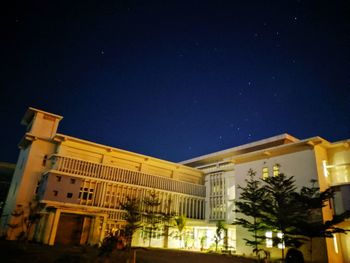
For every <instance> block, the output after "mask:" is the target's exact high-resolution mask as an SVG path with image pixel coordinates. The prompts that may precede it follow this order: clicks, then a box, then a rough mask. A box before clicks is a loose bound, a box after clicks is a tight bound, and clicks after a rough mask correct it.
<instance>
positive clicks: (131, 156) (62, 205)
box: [1, 108, 205, 247]
mask: <svg viewBox="0 0 350 263" xmlns="http://www.w3.org/2000/svg"><path fill="white" fill-rule="evenodd" d="M61 119H62V117H61V116H58V115H55V114H51V113H48V112H44V111H41V110H37V109H34V108H29V109H28V111H27V112H26V114H25V116H24V118H23V119H22V124H23V125H25V126H27V132H26V134H25V135H24V137H23V138H22V140H21V142H20V144H19V146H20V155H19V159H18V162H17V166H16V169H15V173H14V177H13V181H12V183H11V186H10V189H9V193H8V198H7V202H6V205H5V207H4V213H3V216H2V218H1V231H2V234H5V233H6V235H7V237H8V238H9V239H15V238H16V237H17V236H18V235H19V233H20V232H21V231H23V230H24V228H25V227H26V226H20V227H18V226H19V225H20V224H21V223H20V222H21V221H22V219H23V218H24V217H25V216H26V215H24V216H14V215H13V214H21V213H22V212H23V213H24V214H26V213H27V214H28V213H30V208H29V206H31V207H33V206H34V207H35V209H37V212H39V213H40V214H41V217H40V220H39V221H38V222H37V223H36V226H35V227H32V228H31V233H30V238H31V239H35V240H36V241H38V242H42V243H45V244H50V245H53V244H55V243H62V244H98V243H99V242H100V241H101V240H102V239H103V237H104V235H105V233H106V232H107V231H109V230H112V229H116V228H118V227H120V226H121V225H122V224H124V220H123V213H124V211H122V210H121V209H120V205H121V203H123V202H124V201H125V200H126V197H137V198H139V199H140V200H142V199H143V198H144V197H145V196H148V194H149V192H151V191H153V190H154V191H155V192H156V193H157V195H158V196H159V199H160V202H161V205H160V206H159V207H158V209H159V210H160V211H168V212H169V213H174V214H177V215H186V216H187V218H188V219H189V222H188V226H189V227H191V229H192V231H194V229H195V228H196V229H197V228H198V231H199V230H200V229H201V226H202V225H204V224H203V219H204V216H205V214H204V209H205V208H204V201H205V186H204V184H203V173H202V172H201V171H200V170H197V169H194V168H191V167H188V166H184V165H181V164H178V163H172V162H168V161H164V160H160V159H156V158H152V157H149V156H144V155H140V154H136V153H132V152H128V151H123V150H120V149H116V148H112V147H108V146H104V145H100V144H96V143H92V142H89V141H85V140H81V139H77V138H73V137H70V136H66V135H62V134H58V133H56V131H57V128H58V124H59V121H60V120H61ZM35 197H36V199H37V200H36V201H33V200H34V198H35ZM37 203H38V204H37ZM32 209H33V208H32ZM14 212H15V213H14ZM198 231H197V232H198ZM197 232H196V233H197ZM193 235H196V234H195V233H193ZM134 241H135V244H137V245H143V244H144V243H145V242H144V241H143V240H142V238H141V235H140V234H137V235H135V238H134ZM145 244H147V245H148V243H145ZM178 244H179V242H178V241H177V240H169V241H167V244H164V239H162V238H159V237H158V238H154V239H153V241H152V246H169V247H171V246H175V245H176V246H178Z"/></svg>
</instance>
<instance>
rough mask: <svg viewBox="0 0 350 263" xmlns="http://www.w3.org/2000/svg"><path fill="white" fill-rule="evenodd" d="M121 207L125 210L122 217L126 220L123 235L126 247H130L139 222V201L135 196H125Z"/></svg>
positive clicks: (139, 225) (139, 224)
mask: <svg viewBox="0 0 350 263" xmlns="http://www.w3.org/2000/svg"><path fill="white" fill-rule="evenodd" d="M121 209H123V210H125V211H126V214H125V215H124V219H125V220H126V223H127V224H126V226H125V236H126V240H127V247H128V249H130V248H131V243H132V237H133V235H134V233H135V232H136V230H137V229H139V228H140V227H141V226H142V224H141V213H140V201H139V200H138V199H137V198H135V197H127V198H126V202H125V203H123V204H121Z"/></svg>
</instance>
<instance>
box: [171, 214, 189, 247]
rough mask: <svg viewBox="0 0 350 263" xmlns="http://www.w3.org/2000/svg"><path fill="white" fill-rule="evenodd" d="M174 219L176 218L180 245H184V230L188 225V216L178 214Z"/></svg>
mask: <svg viewBox="0 0 350 263" xmlns="http://www.w3.org/2000/svg"><path fill="white" fill-rule="evenodd" d="M174 220H175V226H176V228H177V231H178V237H179V240H180V247H182V238H183V230H184V229H185V227H186V222H187V218H186V216H185V215H181V216H176V217H175V219H174Z"/></svg>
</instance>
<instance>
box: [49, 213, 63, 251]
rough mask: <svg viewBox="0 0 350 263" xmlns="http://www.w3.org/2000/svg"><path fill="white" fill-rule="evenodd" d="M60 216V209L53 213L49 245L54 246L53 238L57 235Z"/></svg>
mask: <svg viewBox="0 0 350 263" xmlns="http://www.w3.org/2000/svg"><path fill="white" fill-rule="evenodd" d="M60 215H61V209H58V208H57V209H56V212H55V216H54V218H53V223H52V228H51V233H50V238H49V245H54V244H55V238H56V233H57V227H58V221H59V220H60Z"/></svg>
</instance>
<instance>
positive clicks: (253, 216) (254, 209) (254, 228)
mask: <svg viewBox="0 0 350 263" xmlns="http://www.w3.org/2000/svg"><path fill="white" fill-rule="evenodd" d="M255 177H256V172H255V171H253V170H252V169H250V170H249V171H248V179H246V180H245V182H246V186H245V187H241V186H238V188H239V189H240V190H242V192H241V194H240V197H239V198H238V200H239V201H236V202H235V205H236V212H237V213H240V214H242V215H245V217H241V218H237V219H236V220H235V222H234V224H235V225H241V226H242V227H244V228H246V229H247V230H248V231H249V232H251V233H252V237H253V239H246V238H245V239H244V240H245V241H246V244H247V245H248V246H251V247H253V252H254V253H255V254H256V255H258V253H259V251H260V250H259V245H261V244H262V242H263V240H264V239H263V237H262V236H261V235H260V234H259V233H260V232H261V231H262V230H263V229H264V225H263V224H262V222H261V217H262V214H261V206H262V204H263V203H264V202H265V199H266V194H265V192H264V191H263V189H262V183H261V181H260V180H257V179H256V178H255ZM247 217H248V218H247Z"/></svg>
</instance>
